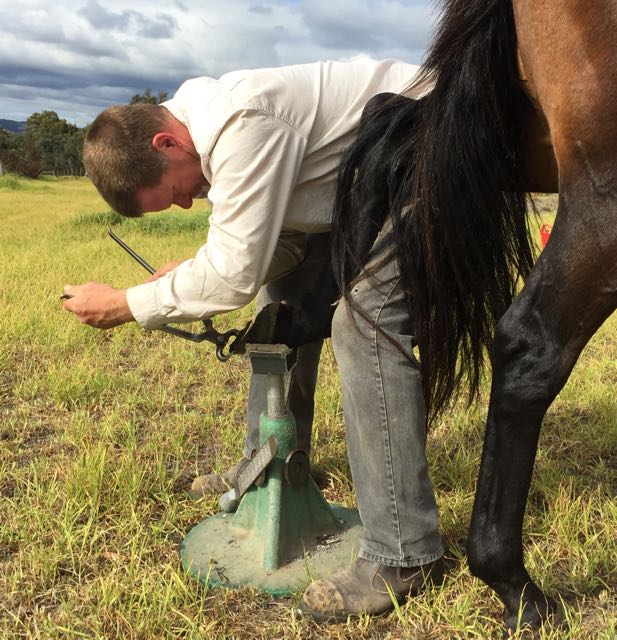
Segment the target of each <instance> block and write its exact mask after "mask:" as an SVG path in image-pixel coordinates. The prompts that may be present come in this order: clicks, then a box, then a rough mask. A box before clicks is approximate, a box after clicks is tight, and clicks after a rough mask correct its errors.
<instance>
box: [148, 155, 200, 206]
mask: <svg viewBox="0 0 617 640" xmlns="http://www.w3.org/2000/svg"><path fill="white" fill-rule="evenodd" d="M207 187H208V183H207V181H206V179H205V177H204V175H203V173H202V171H201V164H200V161H199V159H198V158H194V157H193V156H192V155H189V154H185V155H184V156H180V157H178V158H172V159H170V160H169V166H168V167H167V169H166V170H165V173H163V175H162V176H161V179H160V180H159V182H158V184H156V185H154V186H153V187H143V188H141V189H139V190H138V191H137V201H138V203H139V209H140V211H141V212H142V213H147V212H148V211H163V210H165V209H169V207H171V205H172V204H175V205H178V206H179V207H182V208H183V209H190V208H191V207H192V206H193V198H196V197H197V196H201V195H203V192H204V190H205V189H206V188H207Z"/></svg>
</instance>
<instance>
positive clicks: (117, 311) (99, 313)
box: [63, 282, 134, 329]
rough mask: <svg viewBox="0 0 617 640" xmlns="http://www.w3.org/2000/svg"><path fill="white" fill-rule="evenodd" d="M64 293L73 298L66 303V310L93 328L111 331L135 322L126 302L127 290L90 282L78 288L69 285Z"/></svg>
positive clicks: (65, 287)
mask: <svg viewBox="0 0 617 640" xmlns="http://www.w3.org/2000/svg"><path fill="white" fill-rule="evenodd" d="M64 293H65V294H66V295H67V296H71V297H70V298H68V299H67V300H65V301H64V304H63V306H64V308H65V309H66V310H67V311H70V312H71V313H74V314H75V315H76V316H77V317H78V318H79V320H80V322H83V323H84V324H88V325H90V326H91V327H96V328H97V329H111V328H112V327H117V326H118V325H121V324H124V323H125V322H130V321H131V320H134V318H133V314H132V313H131V310H130V308H129V305H128V303H127V301H126V290H125V289H114V288H113V287H110V286H109V285H107V284H101V283H99V282H88V283H87V284H81V285H77V286H73V285H70V284H67V285H65V286H64Z"/></svg>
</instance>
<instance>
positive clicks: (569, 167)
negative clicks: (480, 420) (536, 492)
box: [468, 0, 617, 628]
mask: <svg viewBox="0 0 617 640" xmlns="http://www.w3.org/2000/svg"><path fill="white" fill-rule="evenodd" d="M591 5H593V6H591ZM513 6H514V16H515V21H516V33H517V37H518V50H519V65H520V70H521V76H522V77H523V78H524V80H525V81H526V82H527V86H528V92H529V95H530V96H531V98H532V101H535V103H536V104H537V105H538V109H539V112H541V113H542V114H543V115H544V117H545V121H546V127H547V129H548V132H549V135H550V138H549V139H550V144H551V145H552V147H553V150H554V155H555V161H556V165H557V170H558V180H559V208H558V213H557V219H556V223H555V226H554V228H553V232H552V234H551V239H550V241H549V243H548V245H547V247H546V249H545V250H544V251H543V252H542V254H541V256H540V258H539V259H538V261H537V263H536V265H535V267H534V269H533V270H532V272H531V274H530V276H529V277H528V278H527V280H526V283H525V286H524V288H523V290H522V291H521V293H520V294H519V296H518V297H517V298H516V299H515V301H514V303H513V304H512V305H511V307H510V308H509V309H508V310H507V311H506V313H505V314H504V316H503V317H502V318H501V320H500V322H499V324H498V327H497V331H496V334H495V339H494V343H493V350H492V363H493V378H492V390H491V402H490V407H489V416H488V423H487V429H486V437H485V446H484V451H483V457H482V463H481V469H480V475H479V479H478V488H477V493H476V501H475V505H474V515H473V518H472V526H471V532H470V540H469V545H468V560H469V566H470V568H471V569H472V571H473V572H474V574H475V575H478V576H480V577H482V578H483V579H484V580H485V581H486V582H487V583H488V584H490V585H491V586H493V588H495V589H496V591H497V592H498V593H499V595H500V596H501V597H502V599H503V600H504V603H505V604H506V620H507V623H508V625H509V626H510V627H511V628H515V627H516V626H517V624H518V622H520V620H519V614H520V610H521V607H522V608H523V609H524V613H523V616H522V620H523V621H524V622H527V623H530V624H532V625H533V626H538V625H540V624H541V623H542V622H543V620H545V619H546V618H547V617H549V616H550V615H553V614H554V613H555V612H556V605H555V603H554V602H553V601H552V600H550V599H549V598H546V597H545V595H544V594H543V593H542V592H541V591H540V590H539V589H538V587H537V586H536V585H535V584H534V583H533V581H532V580H531V578H530V576H529V574H528V573H527V570H526V569H525V567H524V563H523V550H522V545H521V544H520V541H521V532H522V523H523V516H524V511H525V505H526V501H527V496H528V492H529V486H530V482H531V476H532V472H533V462H534V458H535V453H536V448H537V442H538V435H539V432H540V428H541V424H542V419H543V417H544V414H545V412H546V410H547V409H548V407H549V406H550V404H551V403H552V401H553V400H554V398H555V397H556V395H557V393H558V392H559V391H560V390H561V388H562V387H563V385H564V384H565V382H566V381H567V379H568V376H569V375H570V372H571V370H572V367H574V365H575V363H576V361H577V359H578V356H579V355H580V352H581V350H582V349H583V348H584V346H585V345H586V344H587V342H588V340H589V339H590V338H591V336H592V335H593V334H594V332H595V331H596V330H597V328H598V327H599V326H600V325H601V324H602V322H603V321H604V320H605V319H606V318H607V317H608V315H610V313H611V312H612V311H613V310H614V309H615V307H616V306H617V81H616V80H617V78H615V75H617V10H615V9H614V2H609V0H597V1H596V2H594V3H589V2H588V0H544V1H543V2H538V0H513ZM530 118H531V122H532V124H534V126H539V127H540V129H539V132H538V136H539V137H538V138H537V140H540V143H537V144H540V146H541V139H542V136H541V133H542V126H541V125H542V119H541V118H538V119H536V120H534V115H533V114H531V115H530ZM523 122H524V120H523ZM529 131H530V132H531V131H532V129H530V130H529ZM533 141H534V135H533V134H532V133H529V148H530V149H533ZM525 157H526V156H525V154H524V155H523V160H525Z"/></svg>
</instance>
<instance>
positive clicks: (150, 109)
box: [83, 103, 167, 217]
mask: <svg viewBox="0 0 617 640" xmlns="http://www.w3.org/2000/svg"><path fill="white" fill-rule="evenodd" d="M166 120H167V115H166V110H165V108H164V107H161V106H159V105H154V104H142V103H138V104H130V105H115V106H113V107H109V108H108V109H105V111H103V112H102V113H100V114H99V115H98V116H97V117H96V119H95V120H94V122H93V123H92V124H91V125H90V127H89V128H88V133H87V134H86V139H85V142H84V153H83V161H84V166H85V168H86V173H87V175H88V177H89V178H90V179H91V180H92V182H93V183H94V186H95V187H96V188H97V189H98V191H99V193H100V194H101V196H103V198H104V199H105V201H106V202H107V203H108V204H109V205H110V206H111V207H112V209H114V210H115V211H117V212H118V213H120V214H122V215H124V216H130V217H139V216H140V215H141V214H142V212H141V211H140V209H139V204H138V202H137V190H138V189H139V188H141V187H151V186H154V185H156V184H158V182H159V181H160V179H161V176H162V175H163V172H164V171H165V169H166V168H167V161H166V159H165V157H164V155H163V154H162V153H159V152H158V151H157V150H156V149H155V148H154V147H153V146H152V138H153V137H154V136H155V135H156V134H157V133H159V132H160V131H162V130H163V129H164V127H165V123H166Z"/></svg>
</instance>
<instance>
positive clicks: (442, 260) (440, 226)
mask: <svg viewBox="0 0 617 640" xmlns="http://www.w3.org/2000/svg"><path fill="white" fill-rule="evenodd" d="M426 81H430V82H432V83H433V85H434V87H433V89H432V91H431V92H430V93H429V94H428V95H426V96H425V97H423V98H422V99H421V100H419V101H411V100H410V101H408V102H409V103H410V104H409V106H408V107H406V106H405V104H397V103H395V102H391V104H390V111H391V113H389V114H387V117H388V121H389V122H390V123H392V122H393V123H394V124H393V125H388V127H385V126H384V124H383V121H382V122H380V121H379V118H375V120H374V122H375V124H374V126H373V125H371V122H370V121H369V123H368V127H365V129H366V130H365V131H361V132H360V134H359V143H358V145H356V150H355V152H354V149H353V148H352V150H351V152H350V153H349V154H348V156H347V158H346V160H345V162H346V163H347V168H346V169H345V168H344V170H343V173H342V176H343V181H342V182H341V181H339V194H338V196H337V205H336V206H335V222H336V220H337V216H338V219H339V221H340V223H341V224H340V228H339V229H337V225H336V224H335V254H334V257H335V260H334V263H335V268H336V269H338V273H337V277H338V281H339V284H340V285H341V286H342V288H343V290H345V287H349V282H350V280H351V279H352V278H351V276H353V275H354V273H356V272H357V269H358V267H359V266H360V265H361V264H363V261H364V258H365V257H366V250H367V248H368V247H369V246H370V241H367V243H366V246H365V249H364V253H363V255H358V254H357V247H355V248H354V247H350V245H349V244H348V241H347V240H346V236H347V232H348V231H349V230H350V229H351V227H350V225H352V224H354V219H356V220H357V219H358V215H359V214H358V211H360V212H361V213H362V215H361V216H359V217H360V218H367V217H368V219H369V221H370V219H371V215H372V216H373V221H374V222H375V228H376V227H377V226H378V225H379V224H381V222H382V220H383V218H384V212H383V208H384V207H385V208H387V210H388V213H389V215H390V216H391V221H392V236H391V238H390V242H389V245H388V247H389V248H384V251H385V252H386V253H387V252H389V254H390V255H393V254H394V255H395V257H396V258H397V259H398V260H399V264H400V268H401V275H402V278H403V281H404V282H405V285H406V288H407V293H408V298H409V309H410V315H411V317H412V321H413V324H414V329H415V333H416V338H417V342H418V347H419V350H420V356H421V367H422V373H423V379H424V384H425V395H426V397H427V406H428V408H429V416H432V417H434V416H435V415H437V414H438V413H439V412H440V411H441V410H442V409H443V408H444V407H445V406H446V405H447V403H448V401H449V399H450V398H451V396H452V395H453V393H455V392H456V389H457V387H458V386H459V384H460V383H461V382H462V381H465V380H466V381H467V382H468V383H469V387H470V389H471V393H472V394H474V392H475V391H477V388H478V383H479V379H480V374H481V370H482V366H483V365H482V361H483V354H484V353H485V352H486V351H488V352H489V353H490V356H491V361H492V388H491V396H490V405H489V412H488V423H487V427H486V433H485V440H484V449H483V454H482V462H481V468H480V473H479V478H478V485H477V491H476V498H475V503H474V509H473V516H472V523H471V529H470V535H469V540H468V548H467V551H468V560H469V566H470V569H471V571H472V573H473V574H474V575H476V576H478V577H480V578H481V579H482V580H484V581H485V582H486V583H487V584H488V585H489V586H491V587H492V588H493V589H494V590H495V591H496V592H497V593H498V594H499V596H500V597H501V599H502V600H503V602H504V604H505V614H504V617H505V621H506V624H507V625H508V626H509V627H510V628H515V627H516V626H517V624H518V623H523V624H529V625H532V626H540V625H541V624H542V623H543V622H544V621H545V620H546V619H547V618H548V617H551V616H554V615H555V614H556V613H557V606H556V604H555V602H554V601H553V600H552V599H551V598H549V597H548V596H546V595H545V594H544V593H543V592H542V591H541V590H540V588H539V587H538V586H537V585H536V584H535V583H534V582H533V580H532V579H531V578H530V576H529V574H528V572H527V570H526V569H525V565H524V560H523V546H522V525H523V517H524V512H525V506H526V502H527V498H528V493H529V487H530V482H531V477H532V471H533V466H534V460H535V455H536V449H537V443H538V437H539V433H540V428H541V424H542V420H543V417H544V415H545V413H546V411H547V409H548V407H549V406H550V404H551V403H552V401H553V400H554V398H555V397H556V395H557V394H558V392H559V391H560V390H561V389H562V387H563V386H564V384H565V383H566V381H567V379H568V377H569V375H570V372H571V371H572V368H573V367H574V365H575V363H576V361H577V359H578V357H579V355H580V353H581V351H582V349H583V347H584V346H585V345H586V344H587V342H588V341H589V339H590V338H591V336H592V335H593V334H594V333H595V331H596V330H597V329H598V327H599V326H600V325H601V324H602V323H603V321H604V320H605V319H606V318H607V317H608V316H609V315H610V314H611V313H612V312H613V311H614V310H615V308H616V307H617V11H616V10H615V6H614V2H611V1H610V0H597V1H596V2H594V3H593V6H590V5H589V3H588V2H587V0H544V1H543V2H538V1H537V0H445V1H444V2H443V13H442V16H441V19H440V21H439V24H438V27H437V32H436V36H435V39H434V41H433V44H432V46H431V48H430V51H429V54H428V57H427V61H426V63H425V65H424V75H423V76H422V78H421V79H420V83H419V84H418V85H417V86H420V84H422V83H425V82H426ZM412 92H413V88H412ZM412 103H413V104H412ZM406 109H407V110H408V115H407V116H404V115H403V114H404V112H405V110H406ZM381 113H386V110H382V112H381ZM392 113H394V114H398V116H395V117H393V116H392ZM371 126H373V134H374V136H376V137H379V142H378V143H376V144H375V145H374V146H373V147H370V145H369V144H368V142H367V141H369V140H370V139H371ZM369 147H370V148H369ZM371 149H372V150H371ZM384 149H385V151H384ZM371 171H373V172H375V175H376V176H377V177H376V178H374V179H372V181H371V179H369V178H368V176H370V175H371V174H370V172H371ZM346 174H347V180H346V181H345V175H346ZM365 183H366V185H368V186H367V189H365V190H364V191H363V185H364V184H365ZM532 191H545V192H551V191H553V192H557V191H558V193H559V205H558V213H557V217H556V220H555V224H554V227H553V230H552V234H551V239H550V241H549V243H548V245H547V247H546V249H545V250H544V251H543V252H542V254H541V255H540V257H539V259H538V260H537V262H535V264H534V261H533V249H532V247H531V236H530V230H529V226H528V218H527V200H526V198H527V196H526V194H527V193H528V192H532ZM377 192H379V197H377V196H376V195H374V194H376V193H377ZM354 194H355V195H354ZM371 198H373V199H374V200H375V202H374V203H372V204H371ZM367 203H368V204H367ZM354 207H355V211H354ZM371 207H372V209H371ZM380 207H381V210H380ZM365 209H367V210H369V211H368V212H366V211H364V210H365ZM341 211H342V213H341ZM346 229H347V231H346ZM374 235H375V233H373V235H371V234H369V236H370V238H373V237H374ZM347 237H348V236H347ZM354 251H355V252H356V253H355V254H354ZM521 277H522V278H524V282H525V284H524V287H523V289H522V290H521V291H520V293H519V291H518V286H519V278H521Z"/></svg>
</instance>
